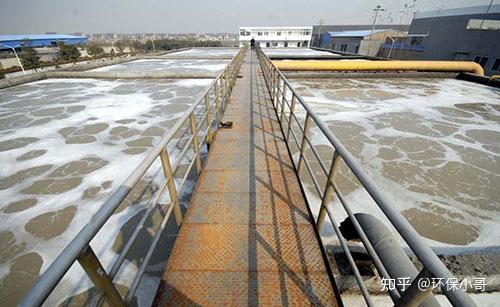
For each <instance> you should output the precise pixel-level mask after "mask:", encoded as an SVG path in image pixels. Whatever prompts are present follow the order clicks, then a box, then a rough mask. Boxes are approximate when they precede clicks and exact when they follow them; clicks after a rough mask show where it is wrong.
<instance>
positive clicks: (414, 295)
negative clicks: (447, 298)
mask: <svg viewBox="0 0 500 307" xmlns="http://www.w3.org/2000/svg"><path fill="white" fill-rule="evenodd" d="M432 278H434V275H433V274H432V273H431V272H429V271H428V270H427V269H426V268H425V267H424V268H423V269H422V270H421V271H420V272H419V273H418V275H417V276H416V277H415V279H413V281H412V282H411V284H410V286H409V287H408V289H406V290H405V291H404V292H403V293H402V295H401V298H400V299H399V300H398V301H397V306H405V307H416V306H419V305H420V304H421V303H422V302H423V301H424V300H425V299H427V296H428V295H429V294H430V293H432V287H433V284H432V282H429V283H426V284H428V285H429V287H426V288H425V289H422V285H421V284H420V283H419V281H420V280H421V279H428V280H429V281H430V280H432Z"/></svg>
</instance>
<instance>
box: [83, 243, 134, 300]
mask: <svg viewBox="0 0 500 307" xmlns="http://www.w3.org/2000/svg"><path fill="white" fill-rule="evenodd" d="M77 260H78V263H80V266H81V267H82V268H83V270H84V271H85V273H87V275H88V277H89V278H90V279H91V280H92V283H93V284H94V285H95V287H96V288H97V289H98V290H100V291H101V292H102V293H103V296H104V298H105V299H106V301H107V302H108V304H109V305H111V306H113V307H115V306H125V303H124V301H123V299H122V297H121V295H120V293H118V290H116V288H115V286H114V285H113V280H112V279H111V277H109V275H108V274H107V273H106V270H104V267H103V266H102V264H101V262H100V261H99V259H98V258H97V256H96V254H95V253H94V251H93V250H92V247H90V245H88V246H87V248H86V249H85V250H84V251H83V253H81V254H80V256H78V258H77Z"/></svg>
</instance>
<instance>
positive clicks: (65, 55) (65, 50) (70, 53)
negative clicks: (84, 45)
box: [59, 43, 81, 62]
mask: <svg viewBox="0 0 500 307" xmlns="http://www.w3.org/2000/svg"><path fill="white" fill-rule="evenodd" d="M80 56H81V54H80V50H78V47H76V46H75V45H65V44H64V43H60V44H59V58H61V59H63V60H66V61H74V62H76V60H78V58H79V57H80Z"/></svg>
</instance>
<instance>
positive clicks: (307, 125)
mask: <svg viewBox="0 0 500 307" xmlns="http://www.w3.org/2000/svg"><path fill="white" fill-rule="evenodd" d="M310 126H311V117H310V116H309V114H307V115H306V119H305V121H304V131H302V142H301V144H300V156H299V166H298V168H297V173H298V174H299V175H300V172H301V170H302V160H303V159H304V158H305V157H304V153H305V150H306V139H305V138H306V136H307V133H308V132H309V128H310Z"/></svg>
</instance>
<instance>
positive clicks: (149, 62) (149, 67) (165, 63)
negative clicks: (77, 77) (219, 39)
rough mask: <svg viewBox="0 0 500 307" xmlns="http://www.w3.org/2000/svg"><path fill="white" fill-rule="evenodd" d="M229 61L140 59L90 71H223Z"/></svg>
mask: <svg viewBox="0 0 500 307" xmlns="http://www.w3.org/2000/svg"><path fill="white" fill-rule="evenodd" d="M228 63H229V60H227V61H225V60H159V59H140V60H135V61H130V62H126V63H122V64H116V65H109V66H104V67H99V68H95V69H91V70H90V71H163V70H168V71H172V72H175V71H179V72H186V71H210V72H218V71H222V70H223V69H224V67H226V65H227V64H228Z"/></svg>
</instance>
